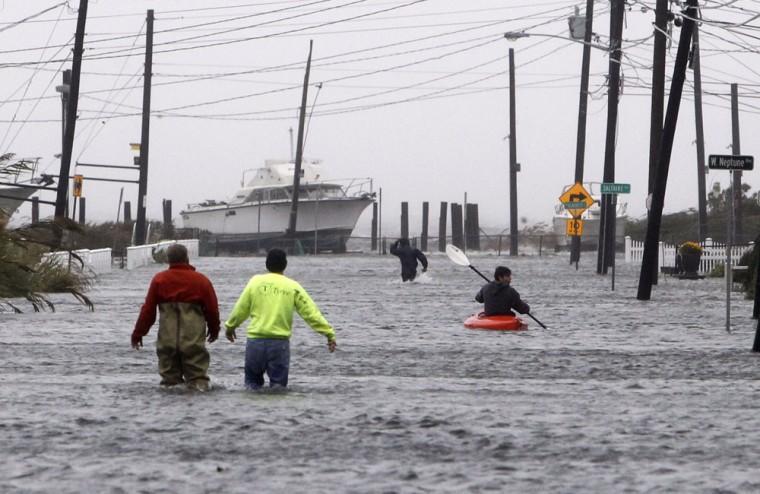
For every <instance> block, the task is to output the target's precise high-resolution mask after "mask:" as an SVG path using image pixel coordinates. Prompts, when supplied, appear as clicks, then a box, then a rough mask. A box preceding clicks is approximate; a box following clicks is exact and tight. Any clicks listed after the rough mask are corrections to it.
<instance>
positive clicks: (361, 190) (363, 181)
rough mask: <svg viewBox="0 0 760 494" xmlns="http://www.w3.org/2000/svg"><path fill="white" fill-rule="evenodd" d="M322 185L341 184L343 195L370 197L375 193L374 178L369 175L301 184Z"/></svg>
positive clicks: (303, 184)
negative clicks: (373, 187) (373, 188)
mask: <svg viewBox="0 0 760 494" xmlns="http://www.w3.org/2000/svg"><path fill="white" fill-rule="evenodd" d="M315 185H316V186H317V187H318V186H320V185H339V186H340V187H341V191H342V192H343V197H346V198H350V197H362V196H367V197H370V196H371V195H372V193H373V190H372V179H371V178H368V177H360V178H334V179H329V180H316V181H311V182H302V184H301V186H308V187H313V186H315Z"/></svg>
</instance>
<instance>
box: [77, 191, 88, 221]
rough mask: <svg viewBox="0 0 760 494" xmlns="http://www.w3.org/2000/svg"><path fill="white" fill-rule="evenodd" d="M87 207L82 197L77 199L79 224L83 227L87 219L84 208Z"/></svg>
mask: <svg viewBox="0 0 760 494" xmlns="http://www.w3.org/2000/svg"><path fill="white" fill-rule="evenodd" d="M86 205H87V201H86V200H85V198H84V197H80V198H79V224H80V225H84V224H85V221H86V219H87V213H86V212H85V208H86Z"/></svg>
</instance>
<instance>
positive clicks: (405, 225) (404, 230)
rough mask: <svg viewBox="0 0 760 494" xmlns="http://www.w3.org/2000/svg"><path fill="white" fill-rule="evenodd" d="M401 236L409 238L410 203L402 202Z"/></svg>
mask: <svg viewBox="0 0 760 494" xmlns="http://www.w3.org/2000/svg"><path fill="white" fill-rule="evenodd" d="M401 238H409V203H408V202H406V201H404V202H402V203H401Z"/></svg>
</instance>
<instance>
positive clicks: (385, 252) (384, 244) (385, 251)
mask: <svg viewBox="0 0 760 494" xmlns="http://www.w3.org/2000/svg"><path fill="white" fill-rule="evenodd" d="M387 248H388V241H387V240H386V239H385V237H383V252H382V253H383V255H385V254H387V253H388V251H387V250H386V249H387Z"/></svg>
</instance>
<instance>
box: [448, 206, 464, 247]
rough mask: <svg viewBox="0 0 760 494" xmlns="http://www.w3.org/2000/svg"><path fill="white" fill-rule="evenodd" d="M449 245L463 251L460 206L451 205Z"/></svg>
mask: <svg viewBox="0 0 760 494" xmlns="http://www.w3.org/2000/svg"><path fill="white" fill-rule="evenodd" d="M451 243H452V244H454V245H455V246H457V247H459V248H460V249H464V234H463V232H462V205H461V204H457V203H455V202H452V203H451Z"/></svg>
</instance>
